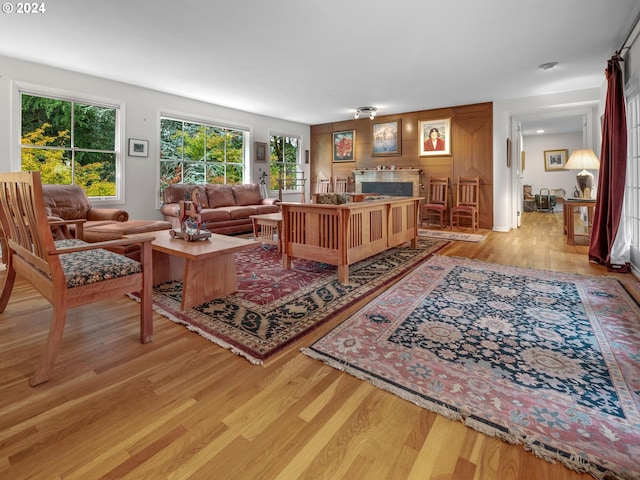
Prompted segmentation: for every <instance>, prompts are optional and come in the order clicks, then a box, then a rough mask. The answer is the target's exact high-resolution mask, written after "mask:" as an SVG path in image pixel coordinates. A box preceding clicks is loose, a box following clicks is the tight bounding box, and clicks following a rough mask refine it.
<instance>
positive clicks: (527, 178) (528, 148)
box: [522, 133, 597, 210]
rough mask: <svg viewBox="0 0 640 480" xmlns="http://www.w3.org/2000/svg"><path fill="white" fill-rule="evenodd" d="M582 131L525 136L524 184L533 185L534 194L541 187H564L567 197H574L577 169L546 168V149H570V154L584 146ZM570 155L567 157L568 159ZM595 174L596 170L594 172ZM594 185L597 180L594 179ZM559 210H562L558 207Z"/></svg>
mask: <svg viewBox="0 0 640 480" xmlns="http://www.w3.org/2000/svg"><path fill="white" fill-rule="evenodd" d="M582 143H583V140H582V133H565V134H558V135H529V136H525V137H524V141H523V146H524V150H525V152H526V162H525V166H526V168H525V170H524V175H523V177H522V184H523V185H531V187H532V188H531V192H532V193H533V194H536V193H539V192H540V189H541V188H549V189H554V188H563V189H564V191H565V192H566V193H567V197H573V196H574V195H573V190H574V188H575V186H576V174H577V173H578V172H577V171H575V170H552V171H546V170H545V169H544V151H545V150H568V151H569V155H571V153H572V152H573V151H574V150H576V149H579V148H582ZM568 159H569V157H567V160H568ZM592 173H594V174H595V172H592ZM594 185H597V181H596V180H594ZM558 210H560V209H559V208H558Z"/></svg>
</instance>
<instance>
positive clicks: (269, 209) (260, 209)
mask: <svg viewBox="0 0 640 480" xmlns="http://www.w3.org/2000/svg"><path fill="white" fill-rule="evenodd" d="M256 212H257V215H264V214H266V213H280V208H279V207H278V206H277V205H256Z"/></svg>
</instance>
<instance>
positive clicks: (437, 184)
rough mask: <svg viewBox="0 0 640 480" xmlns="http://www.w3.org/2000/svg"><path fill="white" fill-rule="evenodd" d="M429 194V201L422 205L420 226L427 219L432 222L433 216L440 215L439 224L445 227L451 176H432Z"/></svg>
mask: <svg viewBox="0 0 640 480" xmlns="http://www.w3.org/2000/svg"><path fill="white" fill-rule="evenodd" d="M428 195H429V196H428V197H427V198H428V200H427V203H424V204H423V205H422V215H421V221H420V226H422V224H423V223H424V220H426V221H427V226H428V225H430V223H431V217H436V216H437V217H438V225H439V226H440V227H444V226H445V225H446V222H447V209H448V203H449V177H430V178H429V194H428Z"/></svg>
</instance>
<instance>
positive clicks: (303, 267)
mask: <svg viewBox="0 0 640 480" xmlns="http://www.w3.org/2000/svg"><path fill="white" fill-rule="evenodd" d="M446 244H447V242H443V241H437V240H433V239H426V238H425V239H420V240H419V242H418V248H417V249H413V248H411V246H410V245H409V244H406V245H403V246H400V247H397V248H392V249H389V250H387V251H386V252H383V253H380V254H378V255H375V256H373V257H371V258H368V259H366V260H363V261H361V262H358V263H356V264H354V265H352V266H351V267H350V268H349V282H348V283H347V284H341V283H340V282H338V276H337V268H336V267H333V266H330V265H327V264H323V263H318V262H310V261H307V260H300V259H295V258H294V259H293V268H292V269H291V270H283V269H282V257H281V256H280V254H278V253H277V251H276V250H275V249H273V248H269V247H264V246H261V245H256V247H255V248H252V249H249V250H245V251H242V252H239V253H236V269H237V272H238V292H237V293H235V294H233V295H229V296H227V297H224V298H221V299H216V300H212V301H210V302H207V303H204V304H202V305H198V306H196V307H194V308H191V309H189V310H187V311H181V310H180V299H181V294H182V283H180V282H167V283H164V284H161V285H156V286H155V287H154V294H153V302H154V309H155V310H156V311H157V312H158V313H160V314H162V315H164V316H165V317H167V318H169V319H170V320H172V321H174V322H176V323H180V324H183V325H185V326H186V327H187V328H188V329H189V330H192V331H195V332H197V333H198V334H200V335H202V336H203V337H205V338H207V339H208V340H210V341H212V342H214V343H216V344H218V345H220V346H223V347H225V348H228V349H230V350H231V351H233V352H234V353H236V354H238V355H241V356H243V357H245V358H247V359H248V360H249V361H250V362H252V363H255V364H261V363H263V361H264V360H265V359H266V358H268V357H269V356H271V355H273V354H274V353H276V352H277V351H279V350H280V349H282V348H283V347H284V346H285V345H287V344H289V343H290V342H292V341H293V340H295V339H297V338H299V337H300V336H301V335H303V334H305V333H307V332H309V331H310V330H312V329H313V328H315V327H317V326H318V325H320V324H322V323H323V322H325V321H326V320H328V319H330V318H332V317H333V316H335V315H336V314H337V313H339V312H341V311H342V310H344V309H346V308H348V307H350V306H351V305H353V304H354V303H356V302H358V301H359V300H360V299H362V298H363V297H365V296H367V295H369V294H371V293H374V292H376V291H378V290H380V289H383V288H384V287H386V286H387V285H388V284H389V283H390V282H392V281H394V280H396V279H397V278H398V277H399V276H401V275H405V274H406V273H407V272H408V271H410V270H412V269H413V268H415V267H416V266H417V265H418V264H420V263H421V262H422V261H424V260H425V259H426V258H428V257H429V256H431V255H432V254H433V253H434V252H436V251H437V250H439V249H441V248H442V247H444V246H445V245H446ZM134 298H135V297H134ZM138 300H139V299H138Z"/></svg>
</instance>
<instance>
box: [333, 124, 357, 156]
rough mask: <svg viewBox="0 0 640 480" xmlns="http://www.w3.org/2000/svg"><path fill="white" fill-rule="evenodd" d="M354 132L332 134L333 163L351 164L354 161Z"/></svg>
mask: <svg viewBox="0 0 640 480" xmlns="http://www.w3.org/2000/svg"><path fill="white" fill-rule="evenodd" d="M355 137H356V131H355V130H347V131H344V132H333V161H334V162H353V161H354V160H355V159H356V156H355V153H354V147H355Z"/></svg>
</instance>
